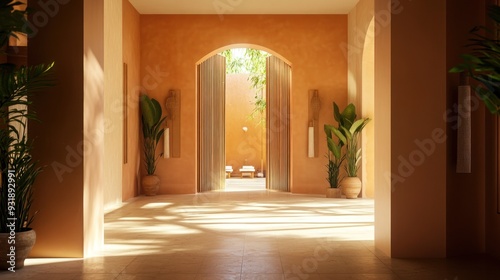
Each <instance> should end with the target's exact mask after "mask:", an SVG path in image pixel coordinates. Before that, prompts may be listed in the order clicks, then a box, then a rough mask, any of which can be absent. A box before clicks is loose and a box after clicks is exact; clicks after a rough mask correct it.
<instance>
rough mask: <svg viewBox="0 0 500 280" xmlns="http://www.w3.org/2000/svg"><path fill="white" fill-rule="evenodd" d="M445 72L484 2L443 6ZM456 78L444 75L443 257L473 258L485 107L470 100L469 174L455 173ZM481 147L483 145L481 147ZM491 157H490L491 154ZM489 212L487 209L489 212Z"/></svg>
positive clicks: (480, 236)
mask: <svg viewBox="0 0 500 280" xmlns="http://www.w3.org/2000/svg"><path fill="white" fill-rule="evenodd" d="M446 20H447V25H448V26H449V27H450V28H448V29H447V30H448V32H447V41H448V43H447V68H448V69H449V68H451V67H453V66H455V65H456V64H458V63H460V62H461V59H460V57H459V56H460V54H461V53H465V52H467V51H468V49H467V48H466V47H465V45H466V44H467V43H468V42H467V41H468V39H469V30H470V29H471V28H472V27H473V26H475V25H478V24H484V22H485V1H484V0H482V1H470V0H461V1H453V4H448V5H447V16H446ZM458 85H459V75H458V74H453V73H449V74H448V75H447V91H446V92H447V110H446V119H447V122H448V129H447V134H448V142H447V153H448V160H447V192H446V195H447V197H446V209H447V213H448V215H447V221H446V225H447V240H446V241H447V254H448V255H449V256H454V255H464V254H475V253H481V252H484V251H485V211H484V209H485V174H486V173H485V172H486V166H485V158H486V150H485V147H487V145H485V144H484V142H485V140H486V138H485V135H486V134H485V132H486V130H485V124H486V122H485V121H486V119H485V114H486V112H485V107H484V106H483V105H482V104H481V103H480V101H479V99H478V97H477V96H475V95H474V96H473V101H474V103H473V113H472V126H471V127H472V143H473V145H472V173H470V174H463V173H462V174H459V173H456V162H457V161H456V158H457V156H456V155H457V140H456V139H457V138H456V137H457V129H458V125H459V124H460V123H459V119H458V118H457V109H458V107H457V106H458V105H457V95H458V91H457V86H458ZM481 143H483V144H481ZM491 154H493V153H491ZM489 210H491V209H489Z"/></svg>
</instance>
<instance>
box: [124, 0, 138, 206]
mask: <svg viewBox="0 0 500 280" xmlns="http://www.w3.org/2000/svg"><path fill="white" fill-rule="evenodd" d="M140 19H141V18H140V15H139V13H138V12H137V11H136V9H135V8H134V7H133V6H132V4H130V2H129V1H128V0H123V62H124V63H126V64H127V69H128V70H127V72H128V74H127V105H128V107H127V108H125V110H127V112H126V114H127V129H126V132H125V131H124V133H126V134H127V148H126V153H127V162H126V163H125V164H124V165H123V174H122V176H123V177H122V180H123V187H122V199H123V201H126V200H128V199H130V198H132V197H135V196H137V195H138V194H139V192H138V190H139V186H138V185H139V184H138V181H139V180H138V178H140V171H139V168H140V167H141V164H140V161H141V159H140V153H141V151H142V142H140V135H141V133H142V130H140V127H139V123H140V122H139V120H140V112H139V92H140V90H139V89H140V84H141V82H140V75H141V73H140V64H141V53H140V52H141V44H140V43H139V42H140V41H141V32H140Z"/></svg>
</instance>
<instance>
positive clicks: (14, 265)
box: [0, 229, 36, 271]
mask: <svg viewBox="0 0 500 280" xmlns="http://www.w3.org/2000/svg"><path fill="white" fill-rule="evenodd" d="M11 236H12V237H11ZM10 237H11V238H10ZM13 240H15V244H14V243H13ZM9 241H10V242H9ZM35 241H36V233H35V231H34V230H32V229H30V230H28V231H22V232H16V233H13V234H12V235H11V234H10V233H0V269H1V270H10V271H15V270H16V269H20V268H23V267H24V260H25V259H26V258H27V257H28V255H29V253H30V252H31V249H33V246H34V245H35ZM11 247H12V248H11ZM13 248H14V249H15V250H14V251H12V250H11V249H13Z"/></svg>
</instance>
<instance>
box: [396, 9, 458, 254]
mask: <svg viewBox="0 0 500 280" xmlns="http://www.w3.org/2000/svg"><path fill="white" fill-rule="evenodd" d="M398 2H399V4H400V9H399V10H400V12H399V13H398V14H394V13H395V12H396V7H393V8H392V11H393V16H392V22H391V32H392V34H391V55H392V58H391V59H392V63H391V67H392V69H391V107H390V108H391V114H392V121H391V126H392V127H391V132H392V136H391V137H392V141H391V143H392V145H391V160H392V162H391V164H392V167H391V170H392V187H393V190H392V196H391V199H392V201H391V206H392V209H391V219H392V225H391V231H392V240H391V241H392V256H393V257H444V256H446V210H447V209H446V173H447V168H446V164H447V153H446V151H447V150H446V128H447V126H446V122H445V120H443V114H444V113H445V112H446V110H447V102H446V94H445V92H446V77H447V71H448V68H447V63H446V2H445V1H433V0H421V1H411V0H406V1H398ZM429 7H432V8H429ZM423 18H425V20H422V19H423Z"/></svg>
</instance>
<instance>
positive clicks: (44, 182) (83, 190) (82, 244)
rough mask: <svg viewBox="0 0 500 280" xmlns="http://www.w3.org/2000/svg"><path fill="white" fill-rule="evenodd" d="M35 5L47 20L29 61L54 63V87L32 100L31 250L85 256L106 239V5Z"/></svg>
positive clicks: (38, 29) (39, 26) (34, 253)
mask: <svg viewBox="0 0 500 280" xmlns="http://www.w3.org/2000/svg"><path fill="white" fill-rule="evenodd" d="M40 3H42V2H40V1H29V5H30V7H33V8H35V10H36V11H38V12H35V13H33V14H32V15H33V16H37V13H44V14H43V15H42V14H38V20H40V19H46V20H45V21H34V22H33V24H34V25H35V27H36V33H35V35H34V36H33V37H32V38H30V39H29V46H30V47H29V49H28V62H29V63H30V64H37V63H42V62H45V63H46V62H50V61H55V62H56V64H55V68H54V70H55V86H54V87H52V88H50V89H48V90H46V91H45V92H43V93H40V94H37V95H36V96H35V97H34V98H33V103H34V104H35V105H34V106H36V109H37V112H38V115H39V118H40V119H41V120H42V122H41V123H38V122H33V123H30V135H31V136H32V137H33V138H35V139H36V142H35V149H34V153H33V156H34V157H35V158H37V159H40V163H41V165H46V166H47V167H46V169H45V171H44V172H43V173H41V174H40V176H39V177H38V179H37V181H36V184H35V201H34V204H33V206H32V209H33V210H38V214H37V216H36V219H35V222H34V223H33V228H34V229H35V230H36V232H37V242H36V244H35V247H34V248H33V251H32V254H31V255H32V256H33V257H84V256H90V255H92V254H93V252H94V251H96V250H98V249H99V247H100V245H102V238H103V236H102V225H103V223H102V220H103V209H102V205H103V200H102V189H101V188H102V186H103V184H102V182H103V180H104V178H103V173H102V166H103V165H102V163H103V152H104V151H103V143H102V139H103V129H102V128H103V124H104V122H103V110H104V108H103V102H102V101H103V99H102V98H103V91H102V89H103V60H104V52H103V4H102V1H99V0H94V1H85V4H84V1H69V2H68V1H66V2H65V3H64V4H60V3H59V2H53V3H55V5H56V6H57V7H56V6H51V9H52V10H51V11H52V12H50V14H48V12H47V10H43V9H42V8H41V7H40V6H39V4H40ZM42 4H43V3H42ZM55 11H57V12H55ZM84 23H85V24H84ZM68 34H71V40H64V44H62V43H54V42H61V40H63V38H68Z"/></svg>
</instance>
